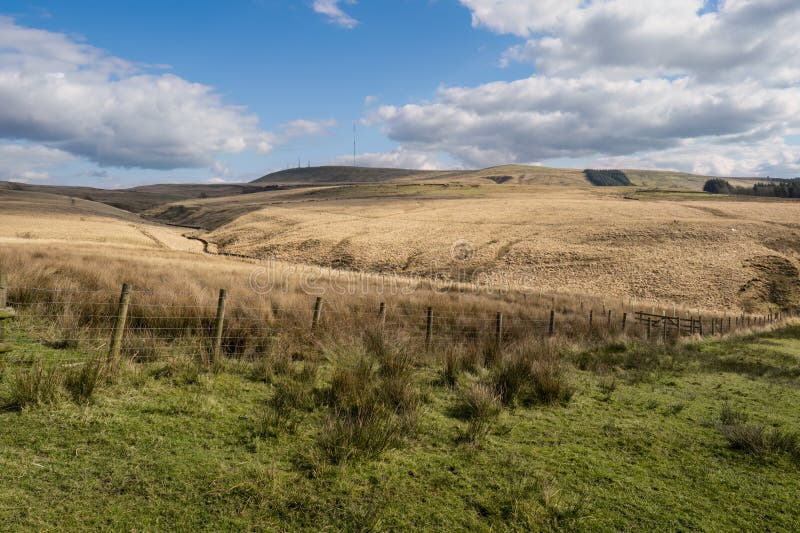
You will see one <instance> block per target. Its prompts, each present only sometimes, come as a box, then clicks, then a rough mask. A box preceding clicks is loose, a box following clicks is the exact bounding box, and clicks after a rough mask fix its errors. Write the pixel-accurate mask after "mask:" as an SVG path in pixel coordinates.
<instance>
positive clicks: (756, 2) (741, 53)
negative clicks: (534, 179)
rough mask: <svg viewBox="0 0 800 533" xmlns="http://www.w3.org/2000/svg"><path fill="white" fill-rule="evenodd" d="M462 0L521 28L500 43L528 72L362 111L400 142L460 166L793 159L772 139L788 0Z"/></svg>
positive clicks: (498, 27) (799, 14) (762, 168)
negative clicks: (512, 39) (508, 43)
mask: <svg viewBox="0 0 800 533" xmlns="http://www.w3.org/2000/svg"><path fill="white" fill-rule="evenodd" d="M462 3H463V4H464V5H465V6H467V7H468V8H469V9H470V10H471V12H472V17H473V25H474V26H480V27H485V28H488V29H490V30H492V31H495V32H499V33H509V34H514V35H517V36H519V37H521V38H523V39H524V40H525V41H524V42H523V43H522V44H520V45H518V46H516V47H513V48H512V49H510V50H508V51H507V52H506V53H505V54H504V56H503V57H504V60H505V61H513V60H522V61H527V62H530V63H531V64H532V65H534V66H535V74H534V75H532V76H531V77H529V78H525V79H521V80H517V81H513V82H494V83H487V84H483V85H479V86H476V87H443V88H440V89H439V91H438V92H437V94H436V96H435V98H434V99H433V100H432V101H430V102H428V103H425V104H419V105H401V106H391V105H387V106H382V107H380V108H378V109H377V110H376V111H373V112H372V113H370V115H369V117H368V118H369V120H371V121H372V122H382V124H383V128H384V131H385V132H386V134H387V135H388V136H389V137H390V138H391V139H393V140H395V141H398V142H400V143H402V144H403V146H405V147H406V148H407V149H408V150H412V151H422V152H444V153H447V154H450V155H451V156H452V157H454V158H456V159H458V160H460V161H461V162H463V163H465V164H467V165H469V166H488V165H494V164H500V163H509V162H517V163H532V162H542V161H544V162H546V161H547V160H552V159H561V158H576V159H598V160H606V161H626V160H627V161H638V162H641V163H648V162H651V163H660V164H669V165H671V166H674V167H677V168H680V169H681V170H696V171H704V172H705V171H713V172H719V173H722V174H730V173H732V172H744V173H747V174H752V173H755V172H769V173H772V174H773V175H787V174H794V173H795V172H796V165H797V160H798V158H800V150H798V147H797V146H790V145H787V144H786V143H785V142H784V138H785V136H786V135H788V134H790V133H792V132H794V131H796V130H798V129H799V128H800V87H798V85H799V84H800V54H797V53H796V51H797V50H798V49H800V34H799V33H798V32H796V28H797V27H800V3H798V2H796V0H727V1H726V2H722V3H720V4H719V9H718V10H716V11H714V10H712V11H709V12H706V11H708V10H702V9H701V8H703V7H704V3H703V2H702V1H700V0H663V1H661V2H641V1H640V0H594V1H591V0H543V1H532V0H530V1H514V2H512V1H508V0H462ZM706 7H707V6H706ZM778 147H779V148H778ZM704 150H706V152H705V154H706V156H707V157H706V159H705V160H704V157H703V156H704ZM620 158H628V159H620Z"/></svg>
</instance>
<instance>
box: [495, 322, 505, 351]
mask: <svg viewBox="0 0 800 533" xmlns="http://www.w3.org/2000/svg"><path fill="white" fill-rule="evenodd" d="M502 344H503V313H497V316H496V317H495V319H494V348H495V350H496V351H498V352H499V351H500V348H501V347H502Z"/></svg>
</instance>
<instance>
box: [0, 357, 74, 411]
mask: <svg viewBox="0 0 800 533" xmlns="http://www.w3.org/2000/svg"><path fill="white" fill-rule="evenodd" d="M63 379H64V376H63V372H62V371H61V369H60V368H59V367H56V366H54V365H45V364H43V363H41V362H36V363H34V364H33V365H32V366H30V367H29V368H20V369H18V370H17V371H16V372H15V373H13V374H12V375H11V377H10V379H9V380H8V381H9V383H8V392H7V394H6V397H5V398H3V406H4V407H5V408H6V409H24V408H26V407H31V406H36V405H44V404H50V403H54V402H55V401H56V400H58V398H59V397H60V396H61V384H62V382H63Z"/></svg>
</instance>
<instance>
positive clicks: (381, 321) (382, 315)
mask: <svg viewBox="0 0 800 533" xmlns="http://www.w3.org/2000/svg"><path fill="white" fill-rule="evenodd" d="M385 325H386V302H381V304H380V306H379V307H378V326H379V327H380V328H381V329H383V326H385Z"/></svg>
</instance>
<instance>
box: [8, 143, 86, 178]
mask: <svg viewBox="0 0 800 533" xmlns="http://www.w3.org/2000/svg"><path fill="white" fill-rule="evenodd" d="M74 159H75V158H74V157H73V156H72V155H70V154H68V153H67V152H64V151H61V150H55V149H52V148H47V147H44V146H39V145H28V144H23V143H14V142H4V143H0V162H1V163H0V180H4V181H22V182H29V181H47V180H49V179H50V172H51V171H52V169H53V168H56V167H58V166H60V165H63V164H64V163H68V162H70V161H73V160H74Z"/></svg>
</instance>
